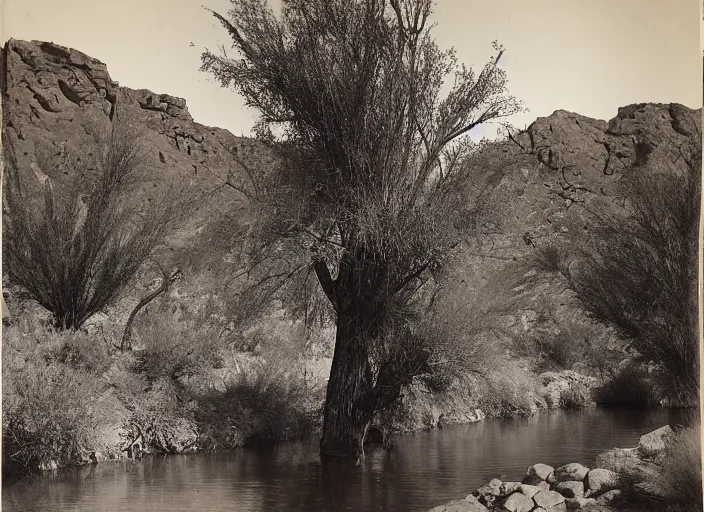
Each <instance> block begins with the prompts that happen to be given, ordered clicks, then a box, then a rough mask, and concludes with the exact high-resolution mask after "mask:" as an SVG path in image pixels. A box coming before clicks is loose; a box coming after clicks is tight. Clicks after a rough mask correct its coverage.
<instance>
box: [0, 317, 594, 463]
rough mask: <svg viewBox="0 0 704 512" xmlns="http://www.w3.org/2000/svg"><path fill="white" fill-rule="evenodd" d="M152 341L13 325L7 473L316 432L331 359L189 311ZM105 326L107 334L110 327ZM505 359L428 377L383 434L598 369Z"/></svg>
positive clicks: (475, 415) (453, 418)
mask: <svg viewBox="0 0 704 512" xmlns="http://www.w3.org/2000/svg"><path fill="white" fill-rule="evenodd" d="M143 329H144V330H141V331H139V334H140V335H141V337H142V339H144V340H148V342H147V343H146V344H145V345H142V346H139V345H138V346H137V347H136V349H135V350H133V351H129V352H121V351H119V350H117V349H115V348H114V347H113V346H111V344H110V343H109V341H108V339H106V337H105V336H100V335H98V334H96V333H90V334H89V333H84V332H73V333H58V332H55V331H53V330H50V329H47V328H46V327H44V328H41V327H40V326H37V325H35V324H31V323H30V322H24V323H17V324H15V325H13V326H10V327H5V328H4V340H3V371H4V373H3V377H4V379H3V380H4V383H3V384H4V386H3V387H4V389H3V406H4V415H3V422H4V425H3V427H4V429H3V447H4V450H3V453H4V454H5V460H4V466H3V467H4V469H5V474H6V475H7V474H8V472H10V473H20V474H21V473H24V472H28V471H30V472H31V471H35V470H55V469H58V468H62V467H68V466H74V465H84V464H95V463H102V462H105V461H111V460H123V459H130V458H139V457H140V456H141V455H143V454H149V453H153V454H178V453H189V452H194V451H223V450H228V449H232V448H237V447H241V446H247V445H250V444H272V443H276V442H280V441H290V440H295V439H301V438H305V437H309V436H312V435H315V434H316V432H318V431H319V428H320V424H321V419H322V406H323V400H324V392H325V382H326V377H327V374H328V372H329V364H330V359H329V357H327V355H326V354H325V353H324V352H323V353H322V354H319V355H318V356H317V357H312V356H311V357H307V358H303V359H302V358H300V357H295V354H292V353H287V352H286V351H284V350H282V347H284V346H285V345H284V344H283V343H280V344H278V346H279V349H278V350H277V351H275V352H274V351H271V352H263V353H258V354H253V353H252V352H242V351H233V350H227V348H229V347H223V346H219V345H217V344H215V343H214V342H212V341H210V338H209V336H210V335H211V334H212V333H210V332H209V331H208V330H207V329H204V328H202V327H200V328H199V327H198V326H195V327H194V326H192V325H190V324H187V323H186V322H183V323H177V324H176V325H166V324H164V323H158V324H154V325H151V324H147V326H146V327H144V328H143ZM101 337H102V339H101ZM500 362H501V365H500V367H501V368H502V369H503V370H505V371H503V370H502V371H494V372H492V373H489V374H488V375H487V376H486V377H482V378H478V377H470V378H467V379H464V380H461V381H460V380H457V379H455V380H454V381H452V382H450V383H449V384H446V385H444V386H438V384H437V382H433V381H428V380H423V379H416V380H415V381H414V382H413V383H412V384H411V385H410V386H408V387H407V388H406V389H405V390H404V392H403V395H402V397H401V399H400V400H399V401H398V402H397V403H396V404H395V405H394V407H392V408H391V409H389V410H386V411H383V412H382V413H380V414H378V415H377V417H376V418H375V422H374V425H373V429H372V430H373V431H374V433H375V434H377V435H376V439H375V440H377V441H379V440H383V441H384V442H385V443H387V444H388V441H389V440H390V439H392V438H393V437H394V436H398V435H402V434H405V433H409V432H415V431H418V430H427V429H434V428H441V427H443V426H447V425H451V424H455V423H468V422H475V421H480V420H482V419H484V418H485V417H503V418H508V417H517V416H530V415H533V414H535V413H536V412H538V411H540V410H547V409H554V408H570V407H581V406H585V405H588V404H589V403H590V401H591V398H590V397H591V390H592V389H593V387H594V386H596V385H597V384H598V381H597V379H595V378H594V377H590V376H586V375H582V374H580V373H579V372H575V371H572V370H562V371H556V372H544V373H542V374H539V375H536V374H535V373H533V371H532V370H531V368H530V367H529V366H528V365H527V364H525V362H521V361H520V360H510V359H505V360H502V361H500Z"/></svg>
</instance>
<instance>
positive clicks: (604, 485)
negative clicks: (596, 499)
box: [586, 468, 619, 494]
mask: <svg viewBox="0 0 704 512" xmlns="http://www.w3.org/2000/svg"><path fill="white" fill-rule="evenodd" d="M618 480H619V478H618V475H617V474H616V473H614V472H613V471H609V470H608V469H603V468H596V469H592V470H591V471H590V472H589V473H587V479H586V482H587V489H589V491H591V493H592V494H600V493H603V492H606V491H610V490H611V489H615V488H616V487H617V486H618Z"/></svg>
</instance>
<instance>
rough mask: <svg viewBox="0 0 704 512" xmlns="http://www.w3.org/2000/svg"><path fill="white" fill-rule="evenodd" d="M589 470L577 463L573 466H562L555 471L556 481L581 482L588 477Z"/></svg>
mask: <svg viewBox="0 0 704 512" xmlns="http://www.w3.org/2000/svg"><path fill="white" fill-rule="evenodd" d="M588 472H589V468H587V467H584V466H582V465H581V464H578V463H576V462H572V463H571V464H565V465H564V466H560V467H559V468H557V469H556V470H555V481H556V482H567V481H571V480H574V481H577V482H581V481H582V480H584V477H585V476H587V473H588Z"/></svg>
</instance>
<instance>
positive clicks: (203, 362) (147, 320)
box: [135, 304, 227, 382]
mask: <svg viewBox="0 0 704 512" xmlns="http://www.w3.org/2000/svg"><path fill="white" fill-rule="evenodd" d="M135 340H136V341H135V345H136V346H137V347H140V349H139V350H135V356H136V357H137V364H136V366H135V370H136V371H137V372H138V373H140V374H142V375H144V376H145V377H146V378H147V380H148V381H150V382H151V381H154V380H158V379H160V378H172V379H178V378H180V377H190V376H194V375H198V374H202V373H205V372H207V371H208V370H210V369H212V368H214V367H219V366H221V363H222V354H221V351H222V350H223V348H224V347H225V346H226V341H227V340H226V338H225V337H224V331H223V327H222V325H221V323H220V322H219V321H218V320H217V319H214V318H211V317H209V315H208V314H203V313H188V312H187V311H183V310H178V309H176V311H173V310H171V309H170V308H169V307H168V305H166V304H164V305H162V307H159V308H155V309H151V310H149V311H148V312H147V313H146V314H144V315H143V316H142V317H141V318H140V319H139V320H138V321H137V325H136V329H135Z"/></svg>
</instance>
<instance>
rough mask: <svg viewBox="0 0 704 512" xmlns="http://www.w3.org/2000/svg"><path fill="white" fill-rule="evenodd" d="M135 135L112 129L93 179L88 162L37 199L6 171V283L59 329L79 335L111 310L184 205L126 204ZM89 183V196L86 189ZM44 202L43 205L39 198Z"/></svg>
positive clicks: (169, 200)
mask: <svg viewBox="0 0 704 512" xmlns="http://www.w3.org/2000/svg"><path fill="white" fill-rule="evenodd" d="M139 140H140V138H139V134H138V133H137V132H135V131H134V130H132V129H131V128H130V127H129V126H126V125H122V124H119V123H116V124H113V125H111V129H110V131H109V132H108V133H107V135H106V136H105V137H104V140H103V141H102V143H103V151H102V154H101V156H100V158H98V162H97V164H98V169H99V170H98V172H97V173H95V174H91V172H90V171H89V169H90V168H91V165H92V164H91V163H88V162H86V161H83V162H81V161H80V160H79V161H78V162H68V163H67V164H66V163H63V164H62V163H59V162H52V164H53V165H64V164H66V165H68V166H70V167H71V168H72V169H71V170H72V171H73V174H74V175H75V176H77V177H76V178H73V179H72V180H70V181H69V182H68V183H59V182H54V183H52V181H51V180H50V179H49V178H47V179H46V180H45V181H44V183H43V184H42V185H40V196H39V198H38V199H37V200H35V198H34V194H33V191H32V188H31V187H30V186H28V183H27V180H23V179H22V178H21V177H20V175H19V172H18V170H17V169H8V174H9V177H8V178H9V179H8V180H7V181H6V186H5V209H6V214H5V215H4V219H3V221H4V222H3V254H4V256H5V264H6V266H7V269H8V272H9V276H10V280H11V281H12V282H13V283H15V284H18V285H20V286H22V287H24V288H25V289H26V290H27V291H28V292H29V294H30V295H31V297H32V298H33V299H35V300H36V301H37V302H39V304H41V305H42V306H43V307H45V308H46V309H48V310H49V311H50V312H51V313H52V315H53V323H54V326H55V327H56V328H59V329H79V328H80V327H81V326H82V325H83V324H84V323H85V322H86V320H88V319H89V318H90V317H91V316H92V315H94V314H95V313H97V312H98V311H101V310H103V309H104V308H105V307H107V306H109V305H110V304H112V303H113V302H114V301H115V300H116V299H117V297H118V295H119V293H120V292H121V291H122V290H123V289H124V287H125V286H126V285H127V284H128V283H129V282H130V281H131V280H132V278H133V277H134V276H135V274H136V273H137V271H138V270H139V268H140V266H141V265H142V263H143V262H144V261H145V260H146V259H147V258H148V257H149V256H150V255H151V254H152V252H153V251H154V249H155V247H156V246H157V245H158V244H159V243H160V242H161V241H162V239H163V238H164V236H165V234H166V233H167V230H168V228H169V226H170V225H172V223H173V221H174V220H175V219H176V218H177V217H178V214H179V210H180V209H181V208H183V206H184V205H183V204H181V203H179V201H177V200H176V199H177V196H176V195H175V194H174V193H171V192H168V191H167V192H164V193H161V194H158V195H157V196H156V197H149V198H148V197H146V196H143V197H142V201H140V202H139V203H140V204H135V201H134V197H129V196H130V194H128V192H130V190H131V188H130V187H131V186H132V185H133V183H132V179H133V177H134V174H135V172H136V171H137V170H138V169H139V168H140V166H141V165H142V164H143V158H142V155H143V153H142V151H141V150H142V148H141V146H140V143H139ZM86 177H88V178H87V182H88V183H89V185H88V187H87V190H86V187H85V183H84V182H82V181H80V180H81V179H83V180H86ZM42 194H43V197H42Z"/></svg>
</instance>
